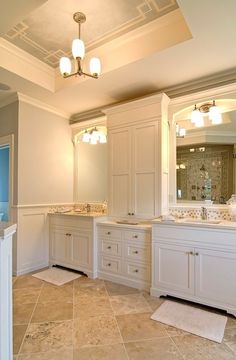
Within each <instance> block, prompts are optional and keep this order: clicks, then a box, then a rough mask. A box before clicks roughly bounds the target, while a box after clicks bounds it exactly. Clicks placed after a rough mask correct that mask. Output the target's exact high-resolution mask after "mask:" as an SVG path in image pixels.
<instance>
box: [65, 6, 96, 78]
mask: <svg viewBox="0 0 236 360" xmlns="http://www.w3.org/2000/svg"><path fill="white" fill-rule="evenodd" d="M73 19H74V21H75V22H76V23H77V24H78V28H79V33H78V38H77V39H74V40H73V42H72V55H73V57H74V59H75V61H76V66H77V69H76V71H75V72H73V73H71V61H70V59H69V58H68V57H65V56H63V57H62V58H61V59H60V72H61V74H62V76H63V77H64V78H68V77H71V76H74V75H75V76H77V75H78V76H82V75H84V76H89V77H92V78H94V79H97V78H98V76H99V75H100V74H101V62H100V60H99V59H98V58H96V57H93V58H91V60H90V74H88V73H86V72H84V71H83V68H82V60H83V58H84V56H85V46H84V42H83V40H81V38H80V35H81V24H83V23H84V22H85V21H86V16H85V15H84V14H83V13H82V12H76V13H75V14H74V15H73Z"/></svg>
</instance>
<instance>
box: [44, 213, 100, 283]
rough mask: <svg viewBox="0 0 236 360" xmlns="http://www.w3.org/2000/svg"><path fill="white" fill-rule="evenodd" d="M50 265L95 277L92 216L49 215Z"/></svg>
mask: <svg viewBox="0 0 236 360" xmlns="http://www.w3.org/2000/svg"><path fill="white" fill-rule="evenodd" d="M49 253H50V261H49V263H50V265H51V266H52V265H60V266H64V267H67V268H70V269H75V270H78V271H82V272H84V273H85V274H86V275H88V276H89V277H91V278H95V277H97V265H96V256H97V255H96V232H95V224H94V219H93V218H89V217H88V218H82V217H81V218H80V217H78V216H75V217H73V218H72V217H69V216H68V215H67V216H66V215H65V216H63V215H58V216H57V215H50V251H49Z"/></svg>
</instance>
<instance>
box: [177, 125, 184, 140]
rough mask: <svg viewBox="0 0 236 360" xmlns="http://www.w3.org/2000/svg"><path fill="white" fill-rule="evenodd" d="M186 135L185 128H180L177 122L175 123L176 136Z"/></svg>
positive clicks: (182, 136)
mask: <svg viewBox="0 0 236 360" xmlns="http://www.w3.org/2000/svg"><path fill="white" fill-rule="evenodd" d="M185 136H186V129H185V128H181V127H180V126H179V124H176V137H177V138H184V137H185Z"/></svg>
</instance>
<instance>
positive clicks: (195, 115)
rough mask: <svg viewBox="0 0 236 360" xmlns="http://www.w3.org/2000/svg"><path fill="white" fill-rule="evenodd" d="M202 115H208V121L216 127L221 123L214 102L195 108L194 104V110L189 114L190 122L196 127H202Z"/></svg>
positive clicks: (217, 108)
mask: <svg viewBox="0 0 236 360" xmlns="http://www.w3.org/2000/svg"><path fill="white" fill-rule="evenodd" d="M204 115H209V119H210V120H211V122H212V125H218V124H221V123H222V116H221V112H220V109H219V107H218V106H216V103H215V100H213V102H212V103H205V104H202V105H200V106H199V107H197V105H196V104H195V106H194V109H193V111H192V114H191V122H192V123H193V124H195V126H196V127H203V126H204V119H203V116H204Z"/></svg>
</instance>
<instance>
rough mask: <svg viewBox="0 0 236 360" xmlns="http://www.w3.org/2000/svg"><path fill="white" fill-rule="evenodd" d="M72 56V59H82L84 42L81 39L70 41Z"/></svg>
mask: <svg viewBox="0 0 236 360" xmlns="http://www.w3.org/2000/svg"><path fill="white" fill-rule="evenodd" d="M72 55H73V58H74V59H77V58H80V59H83V58H84V55H85V46H84V42H83V40H81V39H74V40H73V41H72Z"/></svg>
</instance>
